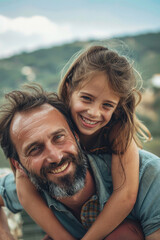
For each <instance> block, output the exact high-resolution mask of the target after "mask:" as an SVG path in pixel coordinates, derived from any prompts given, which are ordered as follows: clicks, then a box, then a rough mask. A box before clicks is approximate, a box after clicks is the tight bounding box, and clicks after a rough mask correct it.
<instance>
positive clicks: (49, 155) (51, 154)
mask: <svg viewBox="0 0 160 240" xmlns="http://www.w3.org/2000/svg"><path fill="white" fill-rule="evenodd" d="M62 158H63V153H62V150H61V149H59V148H58V147H57V146H54V145H53V144H48V145H47V147H46V156H45V159H46V161H47V162H49V163H57V164H58V163H59V162H61V160H62Z"/></svg>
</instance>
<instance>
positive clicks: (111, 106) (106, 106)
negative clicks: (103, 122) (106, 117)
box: [103, 103, 114, 108]
mask: <svg viewBox="0 0 160 240" xmlns="http://www.w3.org/2000/svg"><path fill="white" fill-rule="evenodd" d="M103 106H104V107H105V108H114V106H113V105H112V104H110V103H104V104H103Z"/></svg>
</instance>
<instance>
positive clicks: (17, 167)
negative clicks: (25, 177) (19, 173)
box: [10, 158, 21, 169]
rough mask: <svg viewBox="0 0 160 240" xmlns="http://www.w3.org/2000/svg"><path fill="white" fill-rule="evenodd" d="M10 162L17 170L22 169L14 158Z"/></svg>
mask: <svg viewBox="0 0 160 240" xmlns="http://www.w3.org/2000/svg"><path fill="white" fill-rule="evenodd" d="M10 162H11V163H12V165H13V166H14V168H15V169H21V166H20V164H19V162H18V161H16V160H15V159H14V158H10Z"/></svg>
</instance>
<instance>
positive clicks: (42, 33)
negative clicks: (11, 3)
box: [0, 15, 73, 56]
mask: <svg viewBox="0 0 160 240" xmlns="http://www.w3.org/2000/svg"><path fill="white" fill-rule="evenodd" d="M72 37H73V36H72V31H71V26H70V25H69V24H57V23H55V22H52V21H50V20H49V19H48V18H46V17H44V16H33V17H28V18H27V17H17V18H8V17H5V16H2V15H0V55H1V56H5V55H6V56H7V55H10V54H12V52H13V53H14V52H18V51H22V49H23V50H33V49H36V48H38V47H42V46H47V45H49V44H56V43H61V42H65V41H69V40H71V39H72ZM16 50H17V51H16Z"/></svg>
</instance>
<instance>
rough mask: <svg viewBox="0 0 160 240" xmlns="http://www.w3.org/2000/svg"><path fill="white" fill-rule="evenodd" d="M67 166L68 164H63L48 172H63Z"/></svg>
mask: <svg viewBox="0 0 160 240" xmlns="http://www.w3.org/2000/svg"><path fill="white" fill-rule="evenodd" d="M68 166H69V162H65V163H63V164H62V165H61V166H59V167H56V168H54V169H52V170H51V171H50V173H53V174H58V173H61V172H63V171H65V170H66V169H67V167H68Z"/></svg>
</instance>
